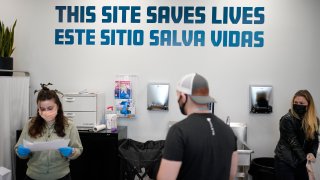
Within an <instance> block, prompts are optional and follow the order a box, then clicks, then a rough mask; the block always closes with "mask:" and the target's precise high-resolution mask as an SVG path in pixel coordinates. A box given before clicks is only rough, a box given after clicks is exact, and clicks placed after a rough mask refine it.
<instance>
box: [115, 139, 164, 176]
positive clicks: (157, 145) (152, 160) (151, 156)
mask: <svg viewBox="0 0 320 180" xmlns="http://www.w3.org/2000/svg"><path fill="white" fill-rule="evenodd" d="M164 142H165V141H164V140H159V141H147V142H145V143H141V142H138V141H135V140H132V139H124V140H122V141H120V142H119V143H120V144H119V156H120V160H121V161H120V165H121V178H120V179H125V180H133V179H134V178H135V176H137V177H138V178H140V179H143V178H144V177H145V176H146V175H148V176H149V178H151V179H155V178H156V176H157V173H158V170H159V166H160V161H161V158H162V150H163V148H164ZM143 168H144V172H142V169H143ZM141 173H142V175H141Z"/></svg>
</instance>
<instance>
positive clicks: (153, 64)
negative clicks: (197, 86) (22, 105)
mask: <svg viewBox="0 0 320 180" xmlns="http://www.w3.org/2000/svg"><path fill="white" fill-rule="evenodd" d="M112 3H115V2H110V1H97V0H92V1H89V2H88V1H85V2H84V1H65V0H64V1H63V0H59V1H49V0H42V1H38V0H28V1H22V0H0V4H1V6H0V19H1V20H3V21H4V22H5V23H6V24H7V25H9V24H12V23H13V21H14V19H18V24H17V27H16V40H15V44H16V50H15V53H14V55H13V57H14V61H15V62H14V69H17V70H26V71H29V72H30V73H31V92H33V90H35V89H38V88H39V87H40V86H39V84H40V83H46V82H52V83H53V84H54V88H57V89H59V90H61V91H62V92H74V91H80V90H83V89H85V88H86V89H88V90H98V91H103V92H105V93H106V102H107V104H112V103H113V88H114V87H113V82H114V80H115V78H116V75H117V74H136V75H138V81H137V86H136V87H137V88H136V89H134V91H135V93H136V97H137V98H136V101H137V118H136V119H133V120H127V119H122V120H120V121H119V124H122V125H127V126H128V127H129V132H128V136H129V138H132V139H136V140H140V141H145V140H149V139H154V140H156V139H164V138H165V136H166V132H167V126H168V121H172V120H180V119H182V118H183V116H182V115H181V114H180V112H179V109H178V106H177V103H176V97H175V89H174V88H175V84H176V82H177V81H178V79H179V78H180V77H181V76H182V75H184V74H186V73H190V72H198V73H200V74H202V75H204V76H205V77H207V79H208V81H209V83H210V88H211V94H212V96H213V97H215V98H216V100H217V101H218V103H217V104H216V105H215V112H216V114H217V115H218V116H219V117H221V118H222V119H223V120H225V119H226V117H227V116H228V115H229V116H230V117H231V121H237V122H245V123H247V124H248V144H249V146H251V148H252V149H253V150H254V151H255V153H254V157H260V156H273V150H274V147H275V145H276V142H277V140H278V138H279V132H278V121H279V119H280V117H281V116H282V115H284V114H285V113H286V112H287V111H288V108H289V103H290V100H291V97H292V95H293V94H294V92H295V91H297V90H299V89H308V90H310V92H311V93H312V95H313V97H314V99H315V102H316V106H317V109H318V111H319V108H320V104H319V103H320V100H319V99H320V86H319V84H318V83H319V80H318V79H319V77H320V76H319V75H320V72H319V67H320V66H319V65H320V61H319V57H320V48H319V47H320V35H319V32H320V21H319V20H318V19H319V17H320V11H319V10H318V9H319V7H320V1H317V0H309V1H301V0H290V1H289V0H283V1H277V0H265V1H240V0H239V1H230V2H225V1H222V0H220V1H219V0H218V1H201V2H198V1H195V2H189V1H182V0H181V1H174V2H167V1H164V0H163V1H156V2H153V1H141V3H143V4H141V3H139V2H138V1H125V0H123V1H119V2H117V3H118V4H121V3H122V4H124V5H134V4H135V5H141V6H142V7H144V6H147V5H151V4H153V5H160V4H162V5H176V6H177V5H178V4H179V5H187V4H188V5H197V6H198V5H204V6H206V7H208V8H209V7H210V6H213V5H214V6H263V7H265V15H266V22H265V23H264V24H263V25H260V26H258V25H256V26H254V25H248V26H242V25H238V26H237V25H230V26H229V25H228V26H223V27H221V28H222V29H223V28H229V29H233V28H235V29H244V30H245V29H249V30H254V29H257V30H263V31H264V40H265V45H264V47H262V48H223V47H218V48H216V47H212V46H209V45H206V46H205V47H150V46H148V45H144V46H142V47H134V46H100V45H96V46H84V45H83V46H81V45H80V46H77V45H74V46H57V45H54V29H55V28H57V27H59V26H60V25H59V23H58V22H57V14H56V12H55V10H54V7H55V6H56V5H68V4H69V5H96V6H102V5H104V4H105V5H112ZM158 3H159V4H158ZM62 26H64V25H62ZM65 26H66V27H67V26H68V24H66V25H65ZM75 26H79V27H80V26H84V27H87V28H88V27H93V28H96V29H100V28H109V27H112V28H128V29H135V28H144V29H149V28H159V29H160V28H161V27H162V26H164V27H170V28H176V29H180V28H192V29H197V28H199V29H204V30H206V31H209V30H210V29H212V28H215V27H214V26H212V25H211V26H210V24H202V25H193V26H188V25H185V26H184V25H148V24H113V25H108V24H107V25H106V24H99V23H95V24H93V25H88V24H83V25H79V24H78V25H75ZM217 27H218V26H217ZM207 41H208V39H207ZM148 82H169V83H170V84H171V90H170V102H169V103H170V104H169V108H170V110H169V112H149V111H147V110H146V102H147V99H146V92H147V83H148ZM251 84H255V85H256V84H262V85H272V86H273V88H274V91H273V92H274V93H273V102H274V104H273V110H274V112H273V113H272V114H263V115H257V114H250V113H249V96H248V95H249V85H251ZM33 106H34V103H33Z"/></svg>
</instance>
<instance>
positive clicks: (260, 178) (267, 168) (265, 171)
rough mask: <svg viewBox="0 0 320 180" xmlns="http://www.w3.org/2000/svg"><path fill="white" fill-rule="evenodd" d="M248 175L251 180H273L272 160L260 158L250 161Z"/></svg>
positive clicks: (274, 177) (274, 176)
mask: <svg viewBox="0 0 320 180" xmlns="http://www.w3.org/2000/svg"><path fill="white" fill-rule="evenodd" d="M249 174H250V175H251V176H252V180H275V179H276V175H275V169H274V158H271V157H262V158H256V159H253V160H252V161H251V164H250V169H249Z"/></svg>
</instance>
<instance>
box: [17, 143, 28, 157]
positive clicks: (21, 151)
mask: <svg viewBox="0 0 320 180" xmlns="http://www.w3.org/2000/svg"><path fill="white" fill-rule="evenodd" d="M30 153H31V151H30V149H29V148H26V147H23V145H22V144H20V145H19V146H18V155H19V156H21V157H26V156H28V155H29V154H30Z"/></svg>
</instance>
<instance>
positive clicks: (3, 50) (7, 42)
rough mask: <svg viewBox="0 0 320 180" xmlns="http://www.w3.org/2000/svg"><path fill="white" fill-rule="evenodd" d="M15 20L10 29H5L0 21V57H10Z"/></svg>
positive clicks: (12, 49)
mask: <svg viewBox="0 0 320 180" xmlns="http://www.w3.org/2000/svg"><path fill="white" fill-rule="evenodd" d="M16 23H17V20H15V22H14V24H13V26H12V28H9V27H5V26H4V24H3V22H1V21H0V57H11V55H12V53H13V51H14V49H15V48H14V47H13V43H14V28H15V27H16Z"/></svg>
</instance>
